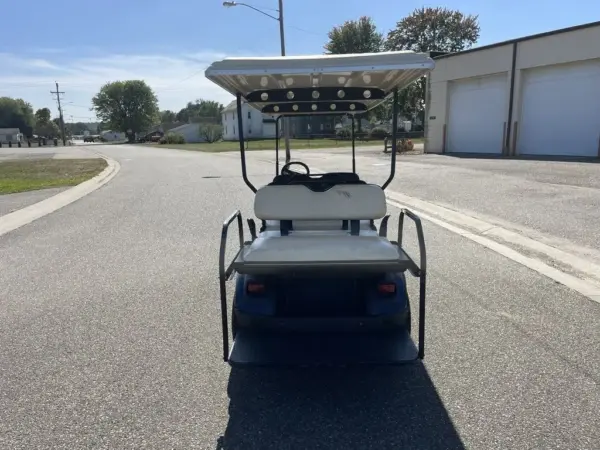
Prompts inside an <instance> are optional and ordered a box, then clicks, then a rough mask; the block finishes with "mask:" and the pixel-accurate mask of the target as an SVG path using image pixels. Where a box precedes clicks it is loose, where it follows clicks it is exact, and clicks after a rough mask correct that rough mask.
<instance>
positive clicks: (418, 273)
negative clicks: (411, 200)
mask: <svg viewBox="0 0 600 450" xmlns="http://www.w3.org/2000/svg"><path fill="white" fill-rule="evenodd" d="M405 216H406V217H408V218H409V219H411V220H412V221H413V222H414V223H415V227H416V229H417V238H418V240H419V267H418V270H411V271H410V272H411V273H412V275H413V276H415V277H417V278H419V353H418V358H419V359H423V358H424V357H425V287H426V283H427V252H426V249H425V236H424V235H423V225H422V224H421V218H420V217H419V216H417V215H416V214H415V213H413V212H412V211H410V210H408V209H405V208H402V209H401V210H400V216H399V217H398V245H399V246H400V248H402V237H403V233H404V217H405Z"/></svg>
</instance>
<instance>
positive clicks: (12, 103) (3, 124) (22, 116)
mask: <svg viewBox="0 0 600 450" xmlns="http://www.w3.org/2000/svg"><path fill="white" fill-rule="evenodd" d="M34 125H35V118H34V115H33V108H32V107H31V105H30V104H29V103H27V102H26V101H25V100H23V99H21V98H16V99H15V98H10V97H0V128H18V129H19V130H20V131H21V133H23V134H24V135H25V136H27V137H30V136H31V135H32V134H33V127H34Z"/></svg>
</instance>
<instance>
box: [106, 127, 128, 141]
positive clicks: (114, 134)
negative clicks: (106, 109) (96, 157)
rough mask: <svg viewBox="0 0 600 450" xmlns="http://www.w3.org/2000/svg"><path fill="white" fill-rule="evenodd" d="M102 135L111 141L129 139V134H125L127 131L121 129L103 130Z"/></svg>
mask: <svg viewBox="0 0 600 450" xmlns="http://www.w3.org/2000/svg"><path fill="white" fill-rule="evenodd" d="M100 136H101V137H102V138H104V139H106V140H107V141H109V142H111V141H122V140H125V139H127V136H125V133H123V132H120V131H111V130H106V131H101V132H100Z"/></svg>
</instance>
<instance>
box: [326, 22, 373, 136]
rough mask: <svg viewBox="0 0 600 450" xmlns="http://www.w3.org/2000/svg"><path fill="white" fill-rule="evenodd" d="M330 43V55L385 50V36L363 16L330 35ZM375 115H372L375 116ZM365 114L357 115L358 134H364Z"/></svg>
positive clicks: (327, 46) (334, 28)
mask: <svg viewBox="0 0 600 450" xmlns="http://www.w3.org/2000/svg"><path fill="white" fill-rule="evenodd" d="M328 37H329V42H327V44H325V46H324V49H325V51H326V53H329V54H348V53H377V52H380V51H381V50H383V44H384V39H383V34H382V33H380V32H379V31H377V26H376V25H375V22H373V19H371V18H370V17H368V16H362V17H360V18H359V19H358V20H347V21H345V22H344V23H343V24H342V25H341V26H339V27H333V29H332V30H331V31H330V32H329V33H328ZM373 114H374V113H371V115H373ZM363 116H364V114H357V115H356V117H357V118H358V122H357V123H358V130H357V131H358V132H359V133H360V132H362V121H361V120H360V119H361V118H362V117H363Z"/></svg>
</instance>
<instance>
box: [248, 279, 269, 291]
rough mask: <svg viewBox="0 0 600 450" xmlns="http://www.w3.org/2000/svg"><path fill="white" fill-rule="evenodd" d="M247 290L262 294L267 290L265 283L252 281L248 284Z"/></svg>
mask: <svg viewBox="0 0 600 450" xmlns="http://www.w3.org/2000/svg"><path fill="white" fill-rule="evenodd" d="M246 292H247V293H248V294H262V293H263V292H265V285H264V284H263V283H255V282H252V281H251V282H249V283H248V284H247V285H246Z"/></svg>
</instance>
